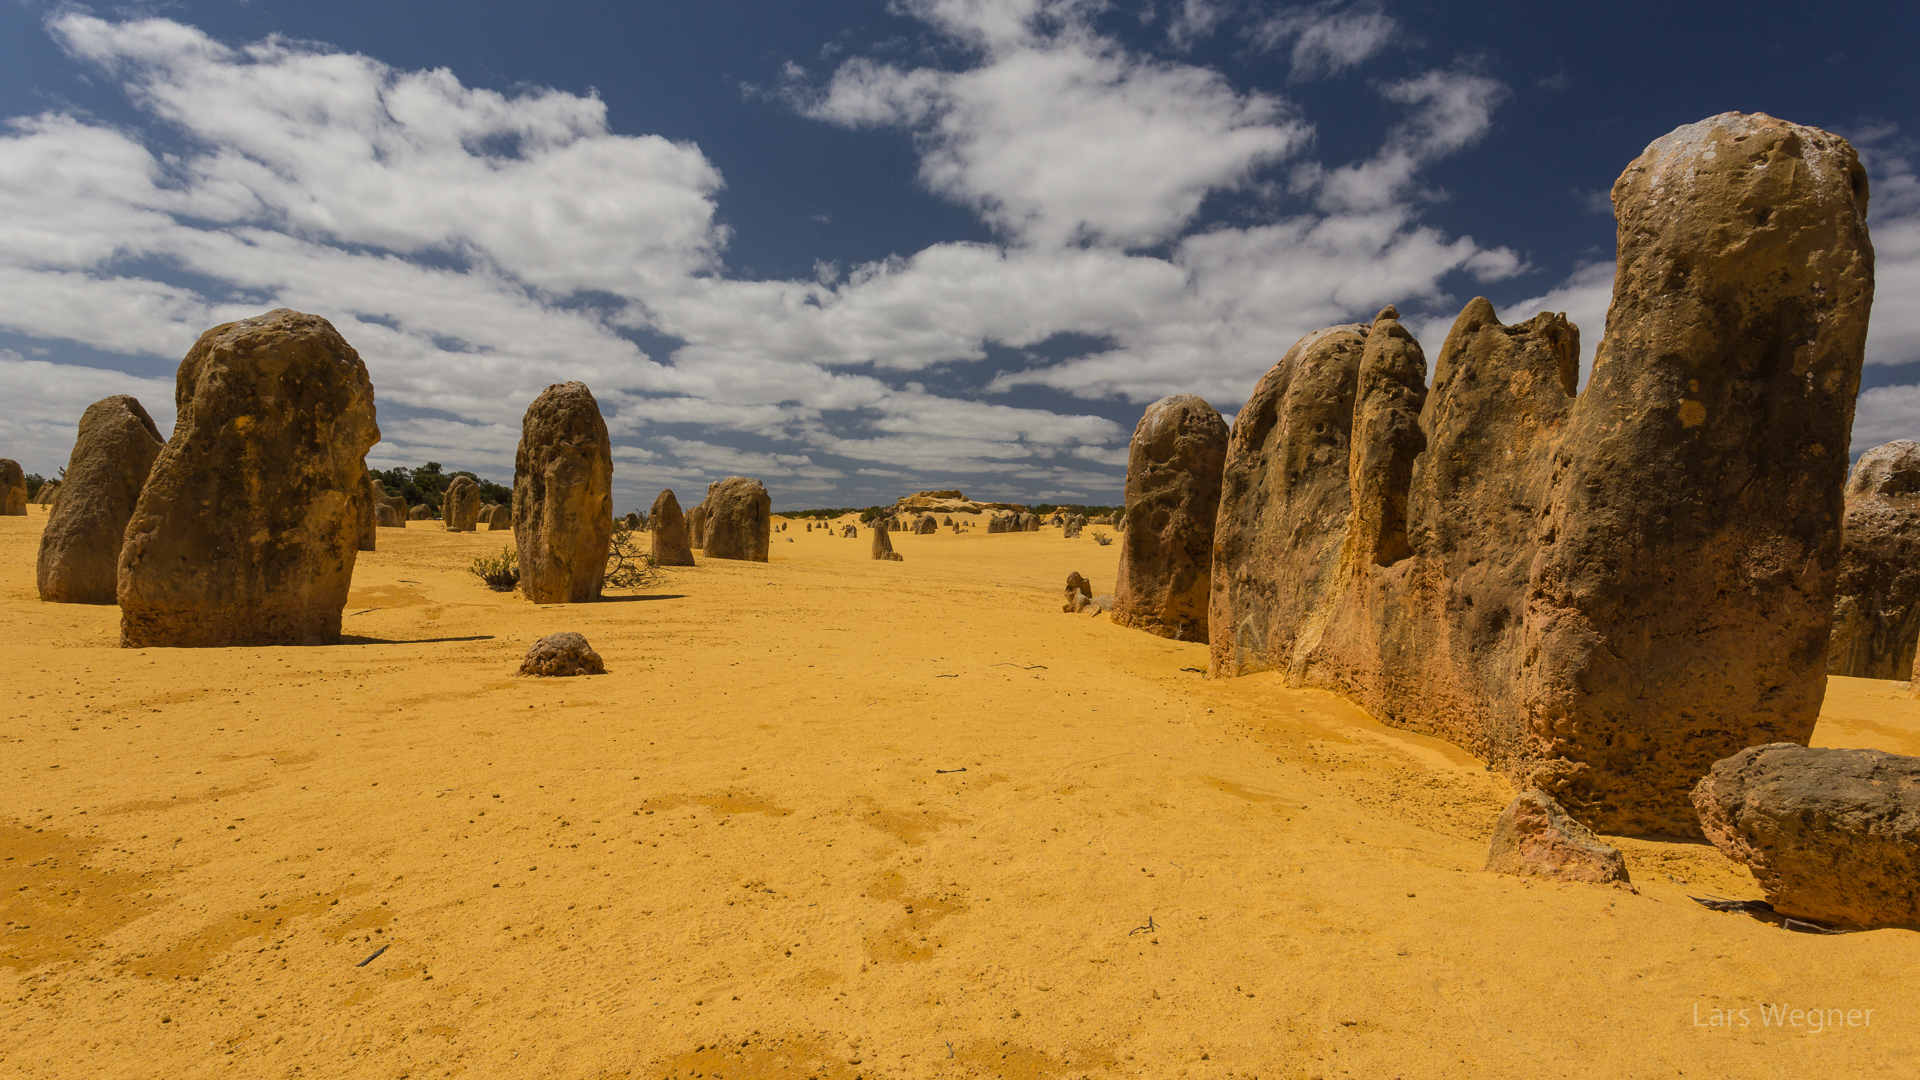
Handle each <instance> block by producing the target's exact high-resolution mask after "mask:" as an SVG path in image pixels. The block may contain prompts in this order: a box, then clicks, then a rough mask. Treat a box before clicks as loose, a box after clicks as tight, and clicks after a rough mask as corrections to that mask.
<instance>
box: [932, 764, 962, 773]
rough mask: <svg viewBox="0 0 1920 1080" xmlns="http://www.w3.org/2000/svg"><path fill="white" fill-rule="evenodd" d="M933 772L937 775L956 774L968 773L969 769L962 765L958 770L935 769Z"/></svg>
mask: <svg viewBox="0 0 1920 1080" xmlns="http://www.w3.org/2000/svg"><path fill="white" fill-rule="evenodd" d="M933 771H934V772H935V773H954V772H966V771H967V767H966V766H965V765H962V766H960V767H959V768H957V769H935V770H933Z"/></svg>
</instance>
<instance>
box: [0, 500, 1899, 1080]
mask: <svg viewBox="0 0 1920 1080" xmlns="http://www.w3.org/2000/svg"><path fill="white" fill-rule="evenodd" d="M44 521H45V511H44V510H43V509H41V508H34V510H33V511H32V513H31V514H30V515H29V516H28V517H26V518H0V634H4V636H5V638H6V641H7V647H6V657H7V661H6V672H7V674H6V683H5V689H4V693H0V1003H3V1004H0V1075H8V1076H26V1077H53V1076H62V1077H89V1078H104V1077H143V1078H144V1077H156V1076H180V1077H188V1076H235V1077H268V1076H272V1077H282V1076H299V1077H327V1076H377V1077H400V1076H410V1077H438V1076H478V1077H496V1076H500V1077H504V1076H530V1077H601V1076H635V1077H657V1076H705V1077H713V1078H725V1080H744V1078H781V1080H788V1078H804V1077H823V1078H834V1080H845V1078H851V1077H963V1076H980V1077H986V1076H995V1077H1033V1078H1052V1077H1079V1076H1092V1077H1108V1076H1145V1077H1175V1076H1189V1077H1253V1076H1258V1077H1269V1078H1271V1077H1312V1076H1323V1077H1340V1076H1352V1077H1393V1076H1401V1077H1406V1078H1408V1080H1413V1078H1426V1077H1558V1076H1574V1077H1588V1076H1592V1077H1640V1076H1656V1075H1660V1076H1670V1075H1686V1076H1706V1077H1816V1076H1829V1077H1839V1076H1849V1077H1851V1076H1888V1077H1896V1076H1909V1075H1912V1072H1911V1070H1912V1069H1913V1067H1914V1066H1913V1062H1914V1061H1915V1060H1916V1058H1915V1054H1916V1051H1920V1016H1916V1005H1920V993H1917V992H1916V991H1915V990H1914V989H1913V988H1912V978H1913V973H1914V972H1915V971H1917V970H1920V935H1916V934H1914V933H1912V932H1908V931H1899V930H1889V931H1878V932H1874V933H1864V934H1855V935H1848V936H1834V937H1821V936H1811V935H1801V934H1794V933H1789V932H1786V931H1783V930H1780V929H1778V928H1775V927H1772V926H1769V925H1766V924H1764V923H1761V922H1757V921H1755V920H1752V919H1750V918H1747V917H1745V916H1740V915H1728V914H1716V913H1714V912H1710V911H1707V910H1705V909H1703V908H1700V907H1699V906H1697V905H1695V904H1693V903H1692V902H1690V901H1688V900H1687V899H1686V896H1687V894H1688V893H1692V894H1695V895H1700V894H1704V893H1713V894H1717V895H1721V896H1726V897H1739V898H1757V897H1758V896H1759V893H1758V891H1757V889H1756V888H1755V887H1754V885H1753V883H1752V881H1751V880H1750V879H1749V878H1748V877H1747V876H1746V874H1745V873H1744V872H1743V871H1741V870H1740V869H1738V868H1737V867H1734V866H1732V865H1730V864H1728V863H1727V862H1725V861H1724V860H1722V859H1721V858H1720V857H1719V856H1718V854H1716V853H1715V852H1714V851H1713V850H1712V849H1711V848H1709V847H1706V846H1704V845H1702V844H1696V843H1660V842H1656V841H1649V840H1620V841H1618V843H1619V845H1620V846H1621V847H1622V848H1623V849H1624V850H1625V851H1626V853H1627V859H1628V864H1629V867H1630V869H1631V872H1632V875H1633V878H1634V881H1635V882H1636V884H1637V885H1638V892H1637V893H1636V892H1634V891H1631V890H1627V889H1621V888H1603V887H1591V886H1555V885H1550V884H1529V883H1527V882H1525V881H1522V880H1519V879H1515V878H1506V877H1498V876H1493V875H1488V874H1484V873H1481V872H1479V868H1480V866H1481V864H1482V863H1483V862H1484V860H1485V857H1486V838H1487V833H1488V830H1489V829H1490V827H1491V825H1492V822H1493V819H1494V817H1495V815H1496V814H1498V812H1499V811H1500V809H1501V808H1502V807H1503V806H1504V805H1505V804H1506V802H1507V801H1508V800H1509V799H1510V798H1511V797H1512V792H1511V791H1509V790H1508V789H1507V788H1506V786H1505V783H1504V781H1501V780H1499V779H1498V778H1495V777H1494V776H1493V775H1492V774H1490V773H1488V772H1486V771H1485V770H1484V768H1483V767H1482V766H1481V765H1480V764H1479V763H1478V762H1476V761H1474V760H1472V759H1471V758H1469V757H1467V756H1466V755H1464V754H1463V753H1461V752H1459V751H1458V750H1456V749H1454V748H1453V747H1450V746H1448V745H1446V744H1444V743H1441V742H1438V741H1435V740H1432V739H1427V738H1422V737H1420V736H1417V735H1411V734H1408V733H1405V732H1400V731H1396V730H1393V729H1389V728H1386V727H1383V726H1381V725H1379V724H1377V723H1375V722H1373V721H1372V720H1370V719H1369V718H1368V717H1367V716H1366V715H1364V714H1363V713H1361V712H1360V711H1359V710H1357V709H1355V708H1354V707H1352V706H1350V705H1347V704H1345V703H1344V702H1342V701H1340V700H1339V699H1336V698H1333V697H1331V696H1329V695H1326V694H1323V693H1319V692H1301V691H1290V690H1286V689H1284V688H1282V687H1281V686H1280V685H1279V684H1278V683H1277V682H1276V681H1275V680H1274V679H1273V678H1272V677H1271V676H1256V677H1251V678H1245V679H1237V680H1221V681H1209V680H1207V679H1205V678H1204V677H1203V676H1202V675H1201V674H1200V671H1201V669H1203V668H1204V667H1205V666H1206V646H1205V645H1204V644H1200V643H1179V642H1170V641H1164V640H1161V639H1159V638H1155V637H1151V636H1148V635H1146V634H1143V633H1138V632H1134V631H1130V630H1125V629H1121V628H1117V627H1114V626H1111V625H1109V624H1108V623H1107V622H1106V620H1105V619H1104V618H1103V617H1091V618H1089V617H1084V616H1073V615H1065V614H1062V613H1060V611H1059V590H1060V587H1061V583H1062V582H1063V581H1064V579H1065V577H1066V575H1067V572H1068V571H1070V570H1078V571H1080V572H1081V573H1084V574H1087V575H1088V576H1089V577H1091V578H1092V579H1093V582H1094V585H1095V588H1096V589H1098V590H1101V591H1106V590H1109V589H1111V587H1112V583H1113V576H1114V570H1115V565H1116V558H1115V556H1116V552H1117V548H1116V547H1105V548H1103V547H1097V546H1095V544H1094V543H1093V541H1092V539H1091V535H1092V534H1093V533H1094V532H1098V531H1101V530H1098V529H1089V530H1088V535H1087V538H1085V539H1081V540H1074V541H1067V540H1063V539H1062V538H1061V536H1060V533H1059V530H1058V529H1047V530H1044V531H1042V532H1039V533H1021V534H1011V535H1000V536H987V535H985V533H984V531H983V530H982V531H976V532H973V533H969V534H967V535H961V536H955V535H953V534H952V532H951V531H950V530H949V531H943V532H942V533H939V534H936V535H933V536H912V535H908V534H895V536H894V537H893V540H894V543H895V545H896V547H897V548H898V550H900V551H901V552H902V553H903V554H904V555H905V557H906V561H905V562H904V563H877V562H873V561H871V560H870V559H869V558H868V540H867V538H866V537H865V536H862V537H861V538H860V539H858V540H847V539H840V538H836V537H832V536H829V535H827V534H825V533H823V532H813V533H808V532H806V531H804V527H803V525H802V524H801V523H799V522H795V523H794V524H792V525H791V526H790V528H789V530H788V531H787V532H785V533H780V534H776V535H775V537H774V542H773V561H772V562H771V563H769V564H766V565H754V564H742V563H724V562H717V561H716V562H705V561H703V562H702V564H701V565H700V566H699V567H697V568H693V569H687V570H672V571H666V572H663V574H662V576H661V580H660V582H659V584H658V585H657V586H655V587H653V588H650V589H649V590H647V591H646V592H644V593H642V594H638V595H634V594H613V596H612V597H611V602H608V603H603V604H596V605H583V606H573V607H559V606H550V607H540V606H535V605H532V604H528V603H526V602H524V601H521V600H519V599H518V598H516V597H513V596H508V595H501V594H496V593H492V592H489V591H487V590H486V589H485V588H483V587H482V586H481V585H480V583H479V582H478V581H477V579H475V578H473V577H471V576H470V575H468V574H467V573H466V572H465V570H464V567H465V565H466V564H467V563H468V562H469V561H470V560H471V559H472V558H473V557H474V556H476V555H479V554H482V553H487V552H492V551H497V550H499V548H500V546H501V545H502V544H503V543H506V542H509V540H510V537H509V535H508V534H505V533H484V532H483V533H477V534H471V533H470V534H449V533H446V532H444V531H442V529H441V527H440V526H439V524H438V523H436V522H415V523H413V525H412V527H410V528H409V529H407V530H405V531H400V530H387V529H383V530H381V531H380V534H379V542H380V545H381V550H379V551H377V552H373V553H362V555H361V559H360V564H359V567H358V569H357V570H356V573H355V588H354V591H353V594H352V600H351V604H350V606H349V608H348V611H349V612H350V613H351V614H350V616H349V617H348V619H347V621H346V625H347V627H348V628H349V632H350V633H351V634H353V635H355V636H354V638H353V639H352V641H351V643H349V644H346V645H342V646H339V647H334V648H314V649H292V648H270V649H226V650H198V651H185V650H163V649H149V650H121V649H119V648H116V647H115V643H116V640H117V635H116V627H117V617H118V616H117V611H116V609H114V608H111V607H77V606H60V605H49V604H41V603H39V602H38V601H37V600H36V599H35V597H34V592H33V561H34V552H35V549H36V544H37V541H38V536H39V530H40V528H41V526H42V524H43V523H44ZM788 539H791V540H792V541H793V542H792V543H788V542H787V541H788ZM558 630H578V631H580V632H582V633H584V634H586V635H587V637H588V639H589V640H590V641H591V642H592V643H593V644H594V646H595V647H596V648H597V649H598V650H599V651H600V652H601V653H602V655H604V656H605V658H606V662H607V667H608V669H609V674H607V675H605V676H599V677H593V678H585V679H553V680H529V679H519V678H515V677H513V676H512V671H513V669H514V666H515V664H516V662H517V660H518V658H519V656H520V655H521V654H522V653H523V652H524V651H525V650H526V648H527V646H528V645H529V644H530V643H531V642H532V641H533V640H534V639H535V638H537V637H540V636H541V635H544V634H547V633H551V632H554V631H558ZM1828 700H1829V710H1830V713H1831V716H1830V718H1828V719H1826V720H1823V723H1822V725H1821V728H1820V730H1819V733H1818V736H1817V738H1816V741H1817V742H1819V743H1821V744H1825V745H1858V746H1876V747H1880V748H1883V749H1888V750H1895V751H1900V752H1904V753H1916V752H1920V703H1915V702H1912V701H1909V700H1906V698H1905V696H1904V694H1902V693H1899V692H1897V691H1896V690H1895V689H1894V684H1890V683H1876V682H1865V681H1861V680H1845V679H1841V680H1835V681H1834V685H1833V687H1832V689H1831V691H1830V693H1829V699H1828ZM381 949H384V950H385V951H384V952H381V953H380V954H379V955H378V956H377V957H376V958H374V959H372V960H371V961H370V962H366V963H362V962H363V961H366V960H367V958H368V957H369V956H370V955H372V954H373V953H374V952H375V951H376V950H381ZM1775 1004H1778V1005H1783V1006H1785V1008H1786V1010H1788V1012H1787V1013H1783V1014H1782V1020H1781V1021H1779V1022H1769V1020H1768V1015H1767V1014H1763V1011H1762V1010H1763V1006H1771V1005H1775ZM1716 1008H1718V1009H1731V1010H1736V1012H1735V1013H1734V1014H1733V1015H1734V1020H1735V1024H1736V1025H1738V1021H1739V1013H1738V1012H1737V1010H1746V1017H1747V1020H1748V1023H1747V1025H1746V1026H1734V1027H1732V1028H1727V1027H1719V1026H1708V1025H1709V1022H1710V1021H1711V1020H1713V1019H1714V1017H1715V1016H1716V1014H1715V1012H1714V1011H1713V1010H1715V1009H1716ZM1793 1009H1820V1010H1828V1009H1840V1010H1853V1011H1854V1012H1852V1014H1851V1016H1849V1014H1848V1013H1847V1012H1844V1011H1843V1012H1842V1013H1841V1014H1840V1015H1839V1017H1838V1020H1839V1026H1832V1027H1827V1028H1825V1030H1822V1031H1819V1032H1818V1033H1815V1032H1814V1029H1813V1028H1811V1027H1810V1026H1808V1023H1807V1021H1806V1018H1805V1017H1804V1016H1803V1017H1801V1023H1800V1025H1799V1026H1791V1025H1789V1026H1784V1027H1783V1026H1780V1024H1781V1023H1782V1022H1785V1020H1787V1019H1788V1018H1790V1012H1791V1010H1793ZM1867 1010H1871V1015H1870V1016H1868V1015H1866V1011H1867ZM1821 1016H1822V1019H1823V1021H1824V1020H1826V1019H1828V1018H1829V1017H1828V1014H1826V1013H1824V1012H1823V1013H1822V1014H1821ZM1849 1019H1851V1020H1852V1024H1851V1025H1849V1024H1848V1020H1849Z"/></svg>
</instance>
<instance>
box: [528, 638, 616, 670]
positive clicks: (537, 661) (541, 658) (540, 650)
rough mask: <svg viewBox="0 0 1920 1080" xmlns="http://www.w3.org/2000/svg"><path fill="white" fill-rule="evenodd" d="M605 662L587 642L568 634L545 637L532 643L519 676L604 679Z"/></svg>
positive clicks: (584, 639)
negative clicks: (602, 676)
mask: <svg viewBox="0 0 1920 1080" xmlns="http://www.w3.org/2000/svg"><path fill="white" fill-rule="evenodd" d="M606 673H607V665H606V662H605V661H603V660H601V659H600V654H599V653H597V652H594V651H593V646H591V645H589V644H587V639H586V638H585V637H583V636H581V635H579V634H576V633H574V632H573V631H571V630H568V631H564V632H562V633H558V634H548V635H547V636H546V637H543V638H541V639H540V640H539V641H536V642H534V643H533V648H531V649H528V650H527V657H526V659H524V660H522V661H520V674H522V675H542V676H561V675H605V674H606Z"/></svg>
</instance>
